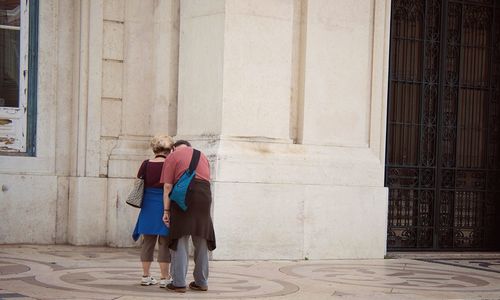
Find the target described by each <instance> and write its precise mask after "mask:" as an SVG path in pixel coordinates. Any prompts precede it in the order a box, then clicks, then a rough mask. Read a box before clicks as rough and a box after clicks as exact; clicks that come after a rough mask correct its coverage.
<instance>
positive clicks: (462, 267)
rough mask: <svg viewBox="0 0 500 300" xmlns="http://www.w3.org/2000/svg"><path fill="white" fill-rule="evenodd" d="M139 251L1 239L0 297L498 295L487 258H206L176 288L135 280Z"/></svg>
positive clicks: (495, 269) (497, 275) (494, 267)
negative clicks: (184, 286) (204, 274)
mask: <svg viewBox="0 0 500 300" xmlns="http://www.w3.org/2000/svg"><path fill="white" fill-rule="evenodd" d="M138 257H139V251H138V249H115V248H104V247H75V246H59V245H58V246H30V245H4V246H0V299H15V300H17V299H161V298H164V299H167V298H182V299H247V298H253V299H255V298H257V299H268V298H270V299H308V300H314V299H483V300H485V299H500V259H494V258H492V259H455V258H454V259H419V260H411V259H385V260H384V259H380V260H328V261H324V260H321V261H212V262H211V265H210V279H209V291H208V292H196V291H188V292H187V293H185V294H178V293H173V292H170V291H166V290H165V289H160V288H158V286H149V287H144V286H141V285H140V284H139V280H140V277H141V275H142V272H141V270H140V263H139V262H138ZM191 265H192V263H191ZM152 273H153V275H158V274H159V269H158V267H157V266H154V267H153V269H152ZM191 273H192V269H191V271H190V272H189V274H191ZM190 278H191V277H190V275H188V280H190Z"/></svg>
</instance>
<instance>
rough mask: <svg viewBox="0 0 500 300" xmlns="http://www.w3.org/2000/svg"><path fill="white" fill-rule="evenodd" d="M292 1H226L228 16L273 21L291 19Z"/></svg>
mask: <svg viewBox="0 0 500 300" xmlns="http://www.w3.org/2000/svg"><path fill="white" fill-rule="evenodd" d="M291 5H293V1H290V0H251V1H241V0H226V5H225V7H226V12H227V13H228V14H237V15H247V16H256V17H257V16H259V17H266V18H272V19H283V20H288V19H290V6H291Z"/></svg>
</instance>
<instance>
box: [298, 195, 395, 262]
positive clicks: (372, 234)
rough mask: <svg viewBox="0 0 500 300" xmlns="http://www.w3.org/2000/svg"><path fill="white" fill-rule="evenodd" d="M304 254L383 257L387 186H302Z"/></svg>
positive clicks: (335, 257) (312, 255)
mask: <svg viewBox="0 0 500 300" xmlns="http://www.w3.org/2000/svg"><path fill="white" fill-rule="evenodd" d="M304 195H305V200H304V202H305V205H304V236H305V238H304V247H305V249H304V255H305V256H306V257H308V258H310V259H360V258H383V257H384V255H385V252H386V233H387V207H388V202H387V189H386V188H384V187H362V186H351V187H348V186H319V185H318V186H312V185H310V186H306V187H305V191H304Z"/></svg>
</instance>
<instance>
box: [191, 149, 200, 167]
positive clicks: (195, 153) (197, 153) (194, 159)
mask: <svg viewBox="0 0 500 300" xmlns="http://www.w3.org/2000/svg"><path fill="white" fill-rule="evenodd" d="M199 161H200V151H198V150H196V149H194V148H193V156H191V163H189V172H191V173H192V172H193V171H194V170H196V167H197V166H198V162H199Z"/></svg>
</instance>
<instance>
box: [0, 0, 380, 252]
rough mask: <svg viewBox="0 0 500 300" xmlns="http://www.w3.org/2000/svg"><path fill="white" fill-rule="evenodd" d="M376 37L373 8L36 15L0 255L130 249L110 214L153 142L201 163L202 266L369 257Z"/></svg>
mask: <svg viewBox="0 0 500 300" xmlns="http://www.w3.org/2000/svg"><path fill="white" fill-rule="evenodd" d="M30 1H33V0H30ZM31 25H33V24H31ZM389 29H390V1H386V0H355V1H352V0H335V1H330V0H257V1H253V0H209V1H208V0H141V1H138V0H91V1H90V0H77V1H64V0H44V1H39V3H38V51H37V59H38V63H37V66H36V70H37V75H38V76H37V87H36V97H34V98H35V100H36V102H31V105H35V104H33V103H36V108H37V109H36V114H35V115H34V116H33V115H32V116H31V117H30V116H28V117H27V118H28V120H27V122H31V123H30V124H35V125H36V135H34V137H33V138H34V142H33V143H34V151H33V153H31V154H30V153H23V152H26V151H25V150H20V151H12V149H11V150H9V151H5V152H3V153H2V154H3V155H0V185H1V186H2V191H0V216H1V218H0V242H1V243H40V244H53V243H70V244H75V245H109V246H113V247H127V246H134V243H133V241H132V239H131V236H130V235H131V231H132V228H133V226H134V223H135V218H136V216H137V212H138V211H137V210H135V209H133V208H131V207H128V206H127V205H125V202H124V198H125V196H126V194H127V192H128V189H129V187H130V186H131V183H132V181H133V178H134V176H135V175H136V172H137V169H138V167H139V165H140V163H141V161H142V160H143V159H145V158H147V157H148V156H150V155H151V154H152V153H151V152H150V151H149V150H148V141H149V139H150V138H151V136H152V135H154V134H157V133H166V134H169V135H172V136H174V137H175V138H177V139H179V138H182V139H187V140H190V141H192V142H193V144H194V146H195V147H197V148H199V149H200V150H202V151H204V152H205V153H206V154H207V155H208V157H209V159H210V162H211V168H212V192H213V198H214V202H213V219H214V225H215V230H216V235H217V239H218V249H217V250H216V251H215V252H214V253H213V257H214V258H215V259H304V258H309V259H327V258H381V257H383V256H384V254H385V253H386V232H387V210H388V190H387V188H385V187H384V164H385V162H384V159H385V140H386V128H385V126H386V113H387V104H386V102H387V101H386V99H387V88H388V65H389V63H388V59H389V55H388V54H389V33H390V30H389ZM28 104H29V103H28ZM0 116H2V118H4V119H5V118H6V117H4V116H3V115H0ZM0 133H1V131H0ZM23 138H24V135H23ZM14 150H15V149H14ZM13 152H14V153H13Z"/></svg>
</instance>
